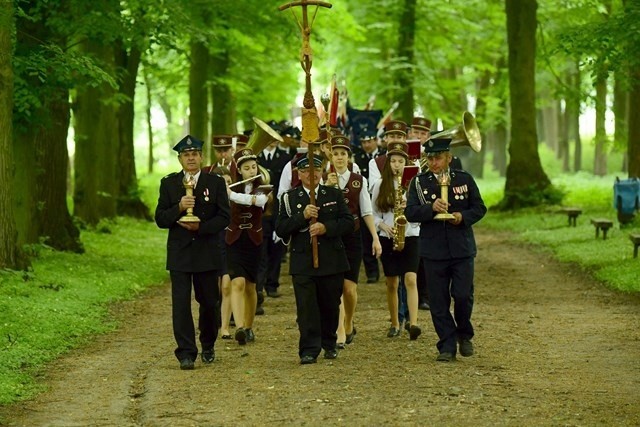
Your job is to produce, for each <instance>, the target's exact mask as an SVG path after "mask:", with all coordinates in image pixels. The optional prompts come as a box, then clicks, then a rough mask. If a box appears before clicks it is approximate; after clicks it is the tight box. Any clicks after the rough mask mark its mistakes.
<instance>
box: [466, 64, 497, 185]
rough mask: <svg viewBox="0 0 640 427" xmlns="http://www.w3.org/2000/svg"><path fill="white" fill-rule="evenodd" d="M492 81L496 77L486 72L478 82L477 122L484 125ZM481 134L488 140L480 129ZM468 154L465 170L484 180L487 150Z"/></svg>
mask: <svg viewBox="0 0 640 427" xmlns="http://www.w3.org/2000/svg"><path fill="white" fill-rule="evenodd" d="M492 80H494V75H492V73H491V72H490V71H485V72H484V73H483V74H482V77H481V78H480V79H478V81H477V87H478V89H477V92H478V95H477V96H478V98H477V101H476V121H477V122H478V123H483V122H484V121H485V118H486V115H487V103H486V101H485V99H486V96H487V93H488V92H489V86H490V84H491V81H492ZM478 126H480V125H478ZM480 132H481V134H482V139H483V140H486V138H487V132H486V131H483V130H482V128H480ZM468 152H469V155H468V156H466V157H467V158H466V161H465V162H464V168H465V169H466V170H467V171H469V172H471V174H472V175H473V176H474V177H476V178H482V177H483V175H484V158H485V153H486V152H487V148H486V147H484V149H482V150H480V152H479V153H475V152H473V151H472V150H470V149H468Z"/></svg>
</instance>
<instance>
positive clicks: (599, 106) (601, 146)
mask: <svg viewBox="0 0 640 427" xmlns="http://www.w3.org/2000/svg"><path fill="white" fill-rule="evenodd" d="M595 86H596V98H595V102H596V121H595V127H596V146H595V154H594V156H593V162H594V163H593V173H594V175H597V176H604V175H606V174H607V151H608V150H607V130H606V128H605V121H606V112H607V72H606V70H603V71H600V72H598V73H597V76H596V81H595Z"/></svg>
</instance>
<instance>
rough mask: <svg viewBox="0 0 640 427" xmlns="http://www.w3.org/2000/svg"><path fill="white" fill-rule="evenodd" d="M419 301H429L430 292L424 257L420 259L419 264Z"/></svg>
mask: <svg viewBox="0 0 640 427" xmlns="http://www.w3.org/2000/svg"><path fill="white" fill-rule="evenodd" d="M417 282H418V301H419V302H426V303H428V302H429V292H428V291H427V275H426V274H425V272H424V262H423V261H422V258H421V259H420V263H419V264H418V275H417Z"/></svg>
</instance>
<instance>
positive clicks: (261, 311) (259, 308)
mask: <svg viewBox="0 0 640 427" xmlns="http://www.w3.org/2000/svg"><path fill="white" fill-rule="evenodd" d="M263 315H264V308H263V307H262V305H257V306H256V316H263Z"/></svg>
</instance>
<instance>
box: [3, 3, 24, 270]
mask: <svg viewBox="0 0 640 427" xmlns="http://www.w3.org/2000/svg"><path fill="white" fill-rule="evenodd" d="M14 12H15V11H14V7H13V2H10V1H5V2H0V182H2V183H3V185H1V186H0V268H11V269H23V268H25V267H27V265H28V260H27V259H26V257H25V256H24V254H23V253H22V251H21V250H20V248H19V246H18V232H17V229H16V224H15V221H14V213H13V202H12V200H11V193H12V192H13V186H11V185H7V183H9V182H11V169H12V166H13V154H12V141H13V135H12V132H13V124H12V121H13V67H12V65H11V59H12V57H13V43H12V39H13V37H14V28H15V26H14Z"/></svg>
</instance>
